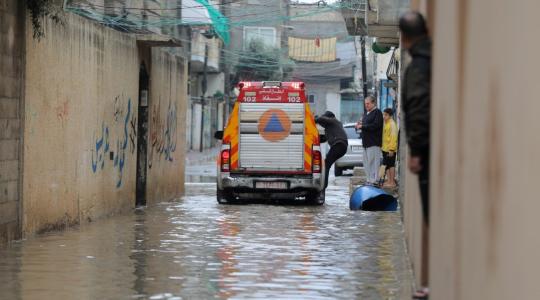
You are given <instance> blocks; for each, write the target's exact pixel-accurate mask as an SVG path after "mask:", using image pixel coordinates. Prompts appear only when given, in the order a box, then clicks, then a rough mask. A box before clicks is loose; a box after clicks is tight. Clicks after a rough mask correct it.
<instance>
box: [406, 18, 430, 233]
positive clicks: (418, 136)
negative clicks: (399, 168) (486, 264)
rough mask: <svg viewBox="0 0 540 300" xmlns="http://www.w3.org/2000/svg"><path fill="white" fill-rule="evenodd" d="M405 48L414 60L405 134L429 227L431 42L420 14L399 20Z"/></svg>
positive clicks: (410, 69)
mask: <svg viewBox="0 0 540 300" xmlns="http://www.w3.org/2000/svg"><path fill="white" fill-rule="evenodd" d="M399 28H400V30H401V35H402V42H403V47H404V48H405V49H407V50H409V54H410V55H411V57H412V61H411V63H410V64H409V66H408V67H407V69H406V70H405V76H404V80H403V89H402V99H403V113H404V117H405V119H404V121H405V133H406V134H407V143H408V144H409V148H410V156H409V169H410V170H411V172H413V173H415V174H418V179H419V181H420V194H421V197H422V213H423V216H424V220H425V222H426V224H429V135H430V117H431V113H430V103H431V41H430V39H429V37H428V35H427V26H426V23H425V20H424V18H423V17H422V15H421V14H419V13H417V12H409V13H406V14H404V15H403V16H402V17H401V19H400V21H399Z"/></svg>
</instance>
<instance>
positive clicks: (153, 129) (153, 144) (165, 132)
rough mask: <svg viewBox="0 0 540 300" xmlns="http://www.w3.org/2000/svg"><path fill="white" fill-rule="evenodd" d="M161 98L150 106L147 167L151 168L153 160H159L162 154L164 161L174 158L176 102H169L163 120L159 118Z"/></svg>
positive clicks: (176, 122)
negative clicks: (150, 119) (150, 120)
mask: <svg viewBox="0 0 540 300" xmlns="http://www.w3.org/2000/svg"><path fill="white" fill-rule="evenodd" d="M160 104H161V99H160V100H159V101H158V103H157V105H154V106H153V108H152V122H151V124H150V151H149V156H148V167H149V168H152V166H153V165H154V161H159V160H160V159H161V157H162V155H163V158H164V160H165V161H166V162H172V161H173V160H174V157H173V153H174V152H175V151H176V144H177V133H178V131H177V124H178V119H177V118H178V116H177V108H176V104H173V103H171V102H169V106H168V108H167V113H166V114H165V121H163V120H162V118H161V116H162V115H161V108H160V107H161V105H160Z"/></svg>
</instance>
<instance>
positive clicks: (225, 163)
mask: <svg viewBox="0 0 540 300" xmlns="http://www.w3.org/2000/svg"><path fill="white" fill-rule="evenodd" d="M230 158H231V150H229V149H224V150H221V172H229V171H230V170H231V167H230V166H231V163H230Z"/></svg>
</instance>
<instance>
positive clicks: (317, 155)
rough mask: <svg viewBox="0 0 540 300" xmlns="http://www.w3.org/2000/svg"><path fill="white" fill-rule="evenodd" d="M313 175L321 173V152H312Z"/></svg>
mask: <svg viewBox="0 0 540 300" xmlns="http://www.w3.org/2000/svg"><path fill="white" fill-rule="evenodd" d="M312 169H313V173H321V170H322V155H321V151H319V150H313V165H312Z"/></svg>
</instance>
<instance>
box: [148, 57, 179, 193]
mask: <svg viewBox="0 0 540 300" xmlns="http://www.w3.org/2000/svg"><path fill="white" fill-rule="evenodd" d="M187 78H188V74H187V64H186V63H185V62H184V61H183V60H182V59H180V58H178V57H174V56H172V55H170V54H168V53H166V52H164V51H161V50H159V48H153V49H152V71H151V75H150V99H151V100H150V116H149V121H150V124H149V132H150V135H149V147H150V148H149V149H148V155H149V156H148V168H149V169H148V184H147V197H148V200H147V201H148V204H152V203H156V202H159V201H166V200H171V199H173V198H176V197H178V196H180V195H181V194H182V193H183V192H184V153H185V152H184V151H185V147H186V131H185V119H184V118H185V115H186V105H187V103H188V100H187Z"/></svg>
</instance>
